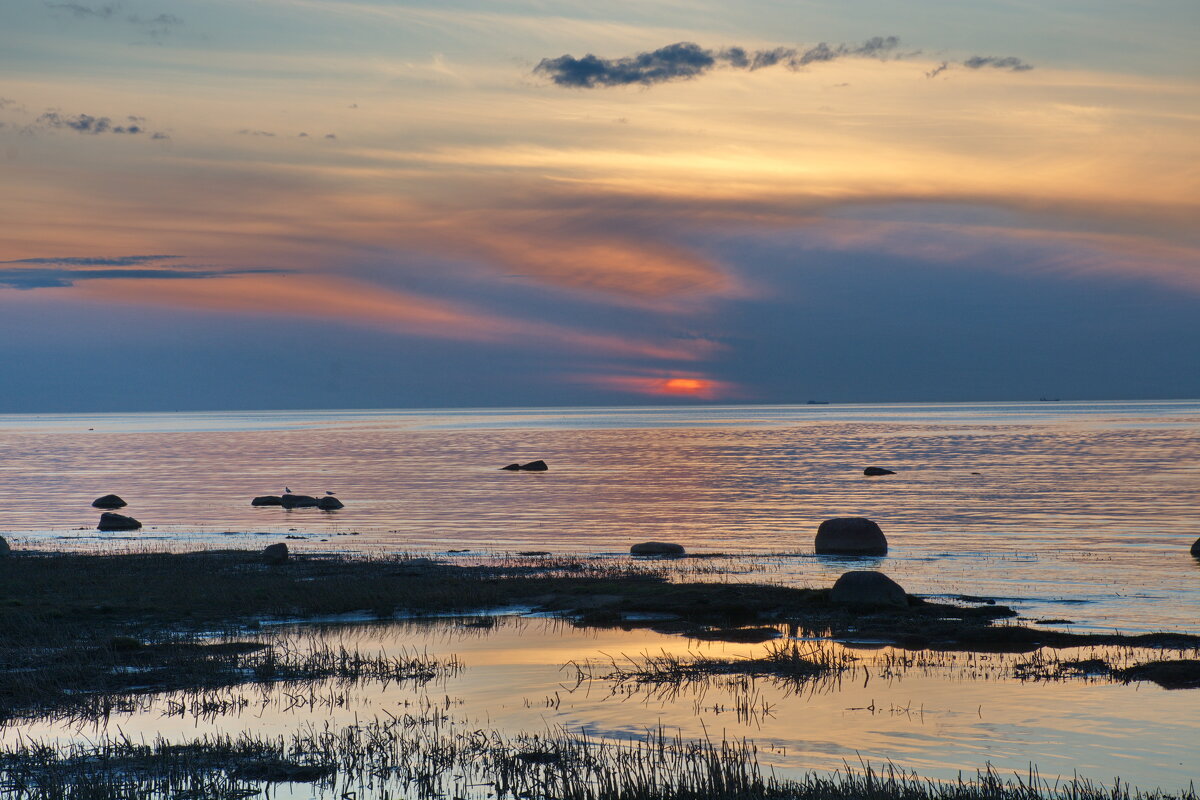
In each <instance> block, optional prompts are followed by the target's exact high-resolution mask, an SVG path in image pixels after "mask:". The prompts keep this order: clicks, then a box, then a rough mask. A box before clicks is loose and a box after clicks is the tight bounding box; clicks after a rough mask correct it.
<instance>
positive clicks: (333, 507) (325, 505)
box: [317, 496, 346, 511]
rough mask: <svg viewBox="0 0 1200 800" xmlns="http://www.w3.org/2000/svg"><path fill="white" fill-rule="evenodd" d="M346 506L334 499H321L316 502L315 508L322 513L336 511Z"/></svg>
mask: <svg viewBox="0 0 1200 800" xmlns="http://www.w3.org/2000/svg"><path fill="white" fill-rule="evenodd" d="M345 507H346V504H345V503H343V502H342V501H341V500H338V499H337V498H336V497H328V496H326V497H322V498H321V499H320V500H318V501H317V508H319V509H321V510H322V511H337V510H338V509H339V508H345Z"/></svg>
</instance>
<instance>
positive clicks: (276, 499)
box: [250, 494, 283, 506]
mask: <svg viewBox="0 0 1200 800" xmlns="http://www.w3.org/2000/svg"><path fill="white" fill-rule="evenodd" d="M250 505H252V506H281V505H283V498H282V497H280V496H279V495H277V494H264V495H259V496H258V497H256V498H254V499H253V500H251V501H250Z"/></svg>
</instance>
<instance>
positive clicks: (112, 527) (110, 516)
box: [96, 511, 142, 531]
mask: <svg viewBox="0 0 1200 800" xmlns="http://www.w3.org/2000/svg"><path fill="white" fill-rule="evenodd" d="M140 527H142V523H140V522H138V521H137V520H136V519H134V518H133V517H127V516H125V515H124V514H114V513H112V512H111V511H105V512H104V513H103V514H101V515H100V524H99V525H97V526H96V528H97V530H102V531H136V530H137V529H138V528H140Z"/></svg>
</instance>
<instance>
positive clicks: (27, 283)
mask: <svg viewBox="0 0 1200 800" xmlns="http://www.w3.org/2000/svg"><path fill="white" fill-rule="evenodd" d="M177 258H178V256H173V255H133V256H116V257H109V256H100V257H91V256H71V257H66V258H62V257H43V258H22V259H17V260H14V261H0V289H57V288H66V287H69V286H75V285H76V284H77V283H78V282H79V281H96V280H203V279H207V278H218V277H229V276H230V275H262V274H280V273H282V272H283V270H277V269H211V268H204V267H195V266H189V265H183V264H171V263H164V262H170V261H172V260H174V259H177Z"/></svg>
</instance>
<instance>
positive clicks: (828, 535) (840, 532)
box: [816, 517, 888, 556]
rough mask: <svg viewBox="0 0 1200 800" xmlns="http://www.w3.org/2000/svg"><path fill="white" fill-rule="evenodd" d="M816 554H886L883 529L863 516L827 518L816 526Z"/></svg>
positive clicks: (886, 547) (886, 548) (885, 540)
mask: <svg viewBox="0 0 1200 800" xmlns="http://www.w3.org/2000/svg"><path fill="white" fill-rule="evenodd" d="M816 549H817V555H841V556H886V555H887V551H888V546H887V539H886V538H885V537H884V535H883V531H881V530H880V529H879V526H878V525H876V524H875V523H874V522H872V521H871V520H869V519H867V518H865V517H836V518H834V519H827V520H825V521H824V522H822V523H821V526H820V527H819V528H817V540H816Z"/></svg>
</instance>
